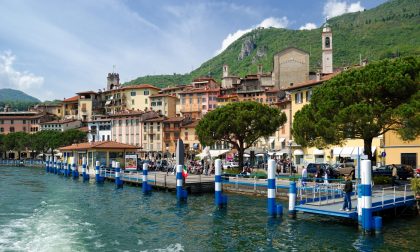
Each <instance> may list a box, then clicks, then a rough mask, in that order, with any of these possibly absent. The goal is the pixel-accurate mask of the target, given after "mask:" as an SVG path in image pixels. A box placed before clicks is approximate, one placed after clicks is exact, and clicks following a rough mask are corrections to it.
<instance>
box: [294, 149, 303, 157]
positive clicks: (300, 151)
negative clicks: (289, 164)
mask: <svg viewBox="0 0 420 252" xmlns="http://www.w3.org/2000/svg"><path fill="white" fill-rule="evenodd" d="M293 155H295V156H302V155H303V150H301V149H297V150H295V151H293Z"/></svg>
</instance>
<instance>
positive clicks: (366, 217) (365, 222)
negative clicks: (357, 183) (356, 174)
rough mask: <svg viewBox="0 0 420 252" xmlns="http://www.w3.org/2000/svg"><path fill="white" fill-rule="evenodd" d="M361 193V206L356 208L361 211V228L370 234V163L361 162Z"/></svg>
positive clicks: (366, 161)
mask: <svg viewBox="0 0 420 252" xmlns="http://www.w3.org/2000/svg"><path fill="white" fill-rule="evenodd" d="M360 172H361V174H360V175H361V187H362V188H361V192H362V200H361V202H362V206H357V208H359V207H360V208H361V209H362V228H363V231H364V232H366V233H370V232H371V231H372V228H373V224H372V222H373V218H372V174H371V161H370V160H362V161H361V167H360Z"/></svg>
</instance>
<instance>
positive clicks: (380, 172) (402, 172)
mask: <svg viewBox="0 0 420 252" xmlns="http://www.w3.org/2000/svg"><path fill="white" fill-rule="evenodd" d="M393 166H394V165H384V166H381V167H378V168H376V170H373V171H372V174H373V176H386V177H391V176H392V167H393ZM395 166H396V167H397V175H398V177H399V179H403V180H406V179H407V178H412V177H414V170H413V168H412V167H411V166H409V165H401V164H396V165H395Z"/></svg>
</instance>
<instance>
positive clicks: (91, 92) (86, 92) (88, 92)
mask: <svg viewBox="0 0 420 252" xmlns="http://www.w3.org/2000/svg"><path fill="white" fill-rule="evenodd" d="M76 94H78V95H81V94H97V93H96V92H94V91H92V90H90V91H83V92H78V93H76Z"/></svg>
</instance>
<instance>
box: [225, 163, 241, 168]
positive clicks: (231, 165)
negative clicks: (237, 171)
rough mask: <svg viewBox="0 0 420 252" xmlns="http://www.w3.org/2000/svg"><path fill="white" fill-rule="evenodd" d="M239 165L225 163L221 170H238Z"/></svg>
mask: <svg viewBox="0 0 420 252" xmlns="http://www.w3.org/2000/svg"><path fill="white" fill-rule="evenodd" d="M238 167H239V163H237V162H226V163H223V169H230V168H238Z"/></svg>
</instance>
